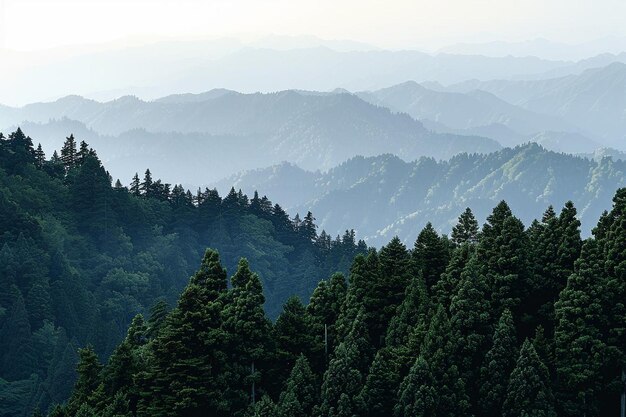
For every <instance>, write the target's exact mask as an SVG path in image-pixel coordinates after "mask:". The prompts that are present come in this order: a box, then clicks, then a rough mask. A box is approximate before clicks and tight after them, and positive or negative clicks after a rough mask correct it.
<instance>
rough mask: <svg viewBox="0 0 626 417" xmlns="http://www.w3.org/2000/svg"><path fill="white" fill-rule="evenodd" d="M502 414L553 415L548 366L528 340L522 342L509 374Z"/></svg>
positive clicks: (545, 416)
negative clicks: (513, 366)
mask: <svg viewBox="0 0 626 417" xmlns="http://www.w3.org/2000/svg"><path fill="white" fill-rule="evenodd" d="M502 416H503V417H522V416H537V417H556V412H555V411H554V396H553V395H552V388H551V385H550V375H549V373H548V368H547V367H546V366H545V365H544V364H543V362H541V359H539V356H538V355H537V352H536V351H535V347H534V346H533V344H532V343H531V342H530V341H529V340H528V339H526V341H525V342H524V344H523V345H522V349H521V350H520V354H519V358H518V359H517V363H516V364H515V369H513V372H512V373H511V378H510V380H509V385H508V388H507V392H506V398H505V400H504V404H503V406H502Z"/></svg>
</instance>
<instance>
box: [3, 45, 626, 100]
mask: <svg viewBox="0 0 626 417" xmlns="http://www.w3.org/2000/svg"><path fill="white" fill-rule="evenodd" d="M0 59H1V60H2V62H4V63H5V64H4V65H3V74H4V76H5V77H6V78H5V82H4V83H2V85H0V103H8V104H20V105H22V104H25V103H29V102H35V101H42V100H50V99H56V98H59V97H62V96H64V95H66V94H67V93H68V92H73V93H75V94H80V95H84V96H88V97H91V98H97V99H100V100H110V99H112V98H116V97H120V96H123V95H129V94H134V95H138V96H140V97H143V98H145V99H155V98H158V97H161V96H163V95H166V94H170V93H172V92H175V91H177V92H202V91H206V90H209V89H212V88H229V89H233V90H237V91H242V92H256V91H262V92H272V91H279V90H287V89H308V90H320V91H329V90H332V89H334V88H336V87H343V88H346V89H349V90H351V91H361V90H372V89H379V88H384V87H387V86H390V85H393V84H398V83H401V82H404V81H406V80H410V79H413V80H416V81H418V82H424V81H437V82H440V83H443V84H452V83H458V82H462V81H464V80H468V79H474V78H475V79H478V80H491V79H544V78H549V77H554V76H563V75H569V74H579V73H580V72H581V71H584V70H585V69H588V68H593V67H599V66H604V65H607V64H608V63H610V62H614V61H620V62H626V55H624V54H602V55H598V56H592V57H591V58H589V59H585V60H581V61H575V60H549V59H542V58H537V57H533V56H482V55H479V54H467V53H464V54H459V53H456V54H455V53H432V54H431V53H424V52H421V51H416V50H380V49H376V48H374V47H369V46H368V45H362V44H358V43H357V44H355V43H353V42H352V43H351V42H330V41H321V40H316V39H284V38H282V39H281V38H277V39H269V40H265V41H263V42H257V43H242V42H241V41H239V40H237V39H231V38H223V39H215V40H193V41H192V40H188V41H162V42H156V43H149V44H140V43H137V44H131V45H129V46H126V47H120V46H119V45H104V46H101V47H98V48H90V49H72V50H65V49H63V50H60V51H31V52H15V51H3V50H0ZM146 68H149V69H150V70H149V71H146Z"/></svg>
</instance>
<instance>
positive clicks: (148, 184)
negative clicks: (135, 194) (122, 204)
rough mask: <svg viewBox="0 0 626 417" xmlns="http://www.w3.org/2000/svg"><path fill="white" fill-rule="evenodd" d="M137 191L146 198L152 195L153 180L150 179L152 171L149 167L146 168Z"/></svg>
mask: <svg viewBox="0 0 626 417" xmlns="http://www.w3.org/2000/svg"><path fill="white" fill-rule="evenodd" d="M131 188H132V185H131ZM139 192H140V193H141V195H142V196H144V197H147V198H149V197H153V196H154V181H153V180H152V173H151V172H150V170H149V169H146V172H145V174H144V177H143V181H142V182H141V184H139Z"/></svg>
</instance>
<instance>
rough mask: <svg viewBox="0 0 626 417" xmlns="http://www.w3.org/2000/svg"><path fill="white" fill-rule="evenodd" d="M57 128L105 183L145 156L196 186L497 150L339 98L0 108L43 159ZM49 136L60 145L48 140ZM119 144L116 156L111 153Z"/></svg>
mask: <svg viewBox="0 0 626 417" xmlns="http://www.w3.org/2000/svg"><path fill="white" fill-rule="evenodd" d="M24 121H28V123H24ZM59 123H60V124H67V125H68V126H69V127H70V128H69V129H67V130H65V132H72V131H73V130H72V129H79V130H80V131H82V133H84V134H85V136H84V137H80V136H79V137H78V140H83V139H84V140H87V141H88V142H90V141H91V142H93V145H94V146H97V149H99V151H100V152H101V157H102V158H103V160H104V161H106V162H107V166H108V167H110V169H111V172H112V174H113V175H114V176H118V175H119V176H121V177H122V178H125V177H128V176H129V174H130V175H132V173H131V172H129V170H128V167H129V166H132V167H133V169H136V167H137V166H138V164H139V166H141V164H142V160H146V158H147V156H149V155H151V154H153V155H155V156H158V155H160V159H161V161H157V164H158V166H153V165H150V166H149V167H150V168H153V169H161V168H162V169H168V170H172V166H174V167H179V169H180V170H185V169H187V168H188V166H195V167H196V169H195V172H194V173H193V174H192V175H180V173H175V174H176V175H175V178H177V179H178V178H180V179H181V180H182V179H185V180H187V181H189V180H193V181H196V184H198V185H200V184H203V183H206V182H209V181H214V180H217V179H218V178H220V177H222V176H224V175H230V174H234V173H235V172H237V171H240V170H242V169H245V168H255V167H264V166H268V165H272V164H276V163H278V162H280V161H285V160H286V161H290V162H293V163H297V164H298V165H299V166H302V167H303V168H306V169H310V170H316V169H329V168H331V167H333V166H335V165H337V164H339V163H340V162H341V161H344V160H346V159H348V158H351V157H353V156H354V155H356V154H363V155H368V156H372V155H378V154H381V153H390V152H392V153H394V154H397V155H399V156H401V157H402V158H406V159H415V158H418V157H420V156H432V157H435V158H438V159H442V158H444V159H445V158H449V157H450V156H452V155H455V154H457V153H459V152H492V151H494V150H497V149H499V148H500V147H501V146H500V145H499V144H498V143H497V142H496V141H495V140H493V139H489V138H485V137H479V136H461V135H456V134H448V133H441V134H440V133H433V132H431V131H429V130H428V129H426V128H424V126H423V125H422V124H421V123H420V122H419V121H417V120H415V119H412V118H411V117H410V116H408V115H406V114H398V113H394V112H392V111H390V110H389V109H387V108H383V107H380V106H375V105H372V104H370V103H367V102H365V101H363V100H361V99H360V98H358V97H357V96H355V95H352V94H346V93H343V92H340V93H332V94H309V93H305V92H296V91H282V92H278V93H272V94H261V93H257V94H241V93H236V92H231V91H225V90H219V91H211V92H208V93H205V94H202V95H184V96H169V97H165V98H163V99H161V100H158V101H154V102H147V101H143V100H140V99H138V98H136V97H131V96H127V97H122V98H120V99H117V100H113V101H109V102H105V103H101V102H97V101H94V100H88V99H84V98H82V97H78V96H68V97H65V98H63V99H60V100H57V101H55V102H51V103H36V104H31V105H27V106H24V107H21V108H3V109H0V126H6V127H7V129H6V130H11V129H13V128H15V127H16V126H17V125H22V126H23V127H24V129H25V131H26V133H27V134H29V129H34V130H35V131H36V132H37V134H36V135H33V136H37V137H38V138H40V139H41V140H46V141H47V142H48V143H44V149H45V150H46V151H47V152H51V151H52V149H59V147H60V145H61V142H62V141H63V139H64V135H63V134H62V133H60V132H63V129H62V128H60V127H59V126H58V125H59ZM76 123H79V124H82V125H83V127H82V128H81V127H80V125H76ZM55 124H56V125H57V126H56V127H55V126H54V125H55ZM48 130H52V131H54V132H58V133H54V134H58V135H59V136H58V137H57V138H56V139H53V138H52V136H53V134H52V133H51V132H47V131H48ZM66 134H67V133H66ZM122 138H123V140H124V142H123V145H124V147H125V149H123V147H122V146H120V145H121V142H120V140H122ZM116 144H117V145H116ZM112 148H115V152H112ZM120 153H123V154H124V155H126V156H128V157H134V158H136V163H133V164H127V163H124V162H123V161H120V160H119V154H120ZM145 162H146V163H148V161H145ZM153 162H154V161H153ZM146 167H148V166H146ZM187 174H191V173H189V172H187ZM161 175H162V176H163V178H164V179H168V180H169V181H174V180H175V179H174V177H168V176H166V174H161ZM169 178H171V179H169Z"/></svg>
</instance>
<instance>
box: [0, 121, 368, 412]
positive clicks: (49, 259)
mask: <svg viewBox="0 0 626 417" xmlns="http://www.w3.org/2000/svg"><path fill="white" fill-rule="evenodd" d="M112 183H113V181H112V179H111V178H110V176H109V174H108V173H107V171H106V170H105V169H104V167H103V166H102V163H101V161H100V160H99V158H98V156H97V154H96V152H95V151H94V150H93V149H90V148H89V146H88V145H87V144H86V143H85V142H82V143H77V141H76V140H75V139H74V137H73V136H70V137H69V138H67V140H66V141H65V144H64V146H63V148H62V149H61V150H60V152H56V151H55V152H54V154H53V155H52V157H50V158H46V156H45V154H44V152H43V150H42V148H41V146H38V147H35V146H33V142H32V140H31V138H29V137H28V136H26V135H25V134H24V133H23V132H22V131H21V130H19V129H18V130H17V131H16V132H14V133H12V134H10V135H9V136H8V137H4V136H2V135H0V416H20V415H28V414H30V410H32V409H34V408H35V407H40V408H41V409H47V408H48V405H49V404H52V403H62V402H65V401H66V400H67V398H68V396H69V393H70V391H71V389H72V386H73V384H74V381H75V379H76V372H75V364H76V362H77V360H78V356H77V349H78V347H80V346H85V345H87V344H90V345H92V346H93V347H94V351H95V353H96V354H97V357H98V359H99V360H106V358H107V357H108V356H109V355H110V353H111V352H113V350H114V349H115V347H116V346H117V344H118V343H119V342H120V341H121V340H123V339H124V336H125V334H126V330H127V328H128V326H129V324H130V323H131V320H132V318H133V317H134V316H135V315H136V314H138V313H144V314H152V315H154V317H155V320H156V317H161V316H165V315H166V314H167V312H168V310H169V309H170V307H168V305H169V306H171V305H173V304H175V301H176V299H177V298H178V296H179V295H180V293H181V291H182V289H183V288H184V287H185V285H186V283H187V277H189V276H190V275H191V274H192V273H193V271H194V269H195V265H196V263H197V260H198V259H199V258H201V256H202V253H203V252H204V249H205V248H206V247H214V248H217V249H218V250H219V251H220V254H221V259H222V261H223V262H224V265H225V266H226V267H227V268H229V270H233V269H234V268H235V267H236V265H237V261H238V259H239V257H240V256H245V257H246V258H247V259H248V261H249V262H250V265H251V267H252V268H254V270H255V271H257V272H258V275H259V277H260V279H261V282H262V283H263V288H264V293H263V296H264V297H265V298H266V300H267V303H265V308H266V313H267V315H268V317H272V318H275V317H276V315H277V314H278V312H279V311H280V307H281V305H282V303H283V302H284V301H285V300H286V299H287V298H288V296H290V295H293V294H296V295H298V296H300V297H302V298H303V299H307V298H308V297H309V296H310V294H311V292H312V290H313V289H314V288H315V286H316V285H317V283H318V281H319V279H320V277H325V276H329V275H330V274H332V273H333V272H335V271H345V272H347V271H348V269H349V267H350V264H351V262H352V259H353V258H354V256H355V255H356V254H358V253H366V251H367V247H366V246H365V244H364V243H363V242H356V241H355V235H354V232H353V231H347V232H346V233H345V234H344V236H342V237H337V238H336V239H331V237H330V236H328V235H327V234H326V233H325V232H321V233H319V234H318V231H317V230H316V226H315V223H314V220H315V219H314V218H313V215H312V214H311V213H308V214H307V215H306V216H305V217H304V218H302V219H300V217H299V216H296V218H293V219H292V218H290V217H289V215H288V214H287V213H286V212H285V211H284V210H283V209H282V208H281V207H280V205H278V204H272V203H271V202H270V201H269V200H268V199H267V198H266V197H259V196H258V195H256V194H255V195H254V197H253V198H248V197H247V196H246V195H244V194H243V193H241V192H236V191H235V190H234V189H233V190H231V192H230V193H229V194H228V195H226V196H224V197H220V196H219V195H218V193H217V192H216V191H215V190H208V189H205V190H204V191H202V190H198V192H197V193H195V194H192V193H191V192H189V191H187V190H185V189H183V187H182V186H180V185H175V186H173V187H172V186H170V185H169V184H166V183H163V182H162V181H160V180H157V179H153V177H152V174H151V173H150V171H149V170H147V171H146V172H145V175H144V177H143V179H142V180H140V179H139V176H138V175H136V176H135V178H134V179H133V180H132V181H131V183H130V186H129V187H128V188H127V187H124V186H122V184H121V183H120V182H119V181H117V182H116V183H115V185H113V184H112ZM150 311H152V313H150ZM79 383H80V381H79Z"/></svg>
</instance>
